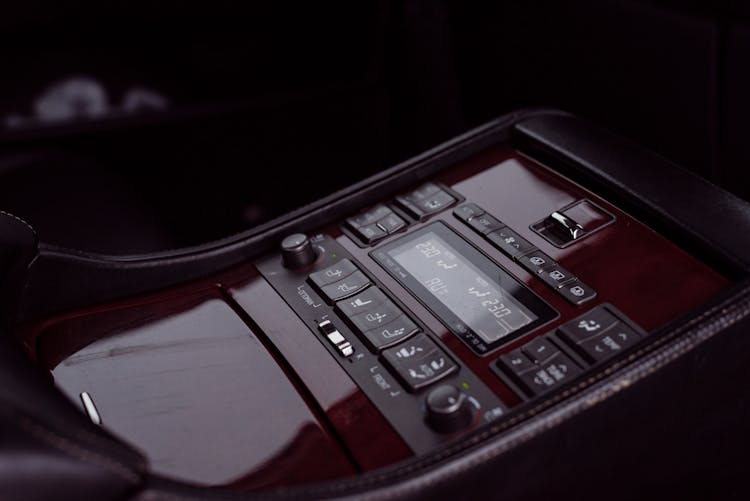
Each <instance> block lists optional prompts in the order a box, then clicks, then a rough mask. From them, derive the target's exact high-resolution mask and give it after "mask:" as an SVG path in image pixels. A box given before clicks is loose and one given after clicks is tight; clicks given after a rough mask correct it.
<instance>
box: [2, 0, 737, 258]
mask: <svg viewBox="0 0 750 501" xmlns="http://www.w3.org/2000/svg"><path fill="white" fill-rule="evenodd" d="M256 4H257V5H256ZM250 5H252V7H250ZM0 41H2V42H3V43H2V44H1V45H0V57H1V59H2V61H3V78H2V79H0V209H3V210H6V211H9V212H12V213H14V214H16V215H19V216H21V217H24V218H26V219H28V220H29V221H30V222H31V223H32V224H33V225H34V226H35V227H36V228H37V230H38V232H39V234H40V237H41V239H42V240H44V241H46V242H50V243H55V244H59V245H64V246H68V247H76V248H81V249H85V250H90V251H96V252H103V253H110V254H124V253H140V252H151V251H158V250H165V249H168V248H171V247H177V246H185V245H193V244H197V243H200V242H205V241H207V240H211V239H216V238H220V237H224V236H228V235H230V234H232V233H235V232H238V231H242V230H243V229H247V228H249V227H252V226H254V225H257V224H259V223H261V222H263V221H267V220H269V219H270V218H272V217H274V216H275V215H278V214H281V213H283V212H285V211H288V210H290V209H292V208H295V207H299V206H301V205H303V204H304V203H306V202H309V201H311V200H314V199H316V198H319V197H320V196H323V195H325V194H327V193H330V192H332V191H334V190H335V189H338V188H341V187H343V186H346V185H348V184H350V183H351V182H353V181H355V180H358V179H362V178H364V177H366V176H368V175H370V174H372V173H374V172H376V171H378V170H379V169H383V168H385V167H388V166H390V165H392V164H394V163H396V162H398V161H401V160H404V159H406V158H408V157H409V156H411V155H413V154H416V153H419V152H420V151H422V150H424V149H426V148H429V147H431V146H433V145H435V144H437V143H439V142H441V141H443V140H446V139H448V138H450V137H452V136H454V135H456V134H458V133H460V132H462V131H465V130H467V129H469V128H471V127H473V126H476V125H479V124H480V123H482V122H484V121H486V120H489V119H491V118H493V117H496V116H498V115H500V114H502V113H505V112H508V111H511V110H513V109H516V108H520V107H525V106H552V107H556V108H561V109H565V110H568V111H571V112H574V113H576V114H578V115H580V116H583V117H586V118H589V119H591V120H593V121H595V122H598V123H600V124H602V125H604V126H606V127H608V128H610V129H612V130H615V131H617V132H619V133H621V134H623V135H625V136H627V137H630V138H632V139H634V140H635V141H637V142H639V143H642V144H644V145H645V146H647V147H649V148H651V149H653V150H655V151H657V152H659V153H661V154H662V155H664V156H666V157H668V158H670V159H672V160H674V161H675V162H677V163H679V164H682V165H683V166H685V167H687V168H688V169H690V170H693V171H695V172H697V173H698V174H700V175H702V176H704V177H706V178H708V179H709V180H711V181H713V182H715V183H717V184H720V185H722V186H724V187H725V188H727V189H729V190H731V191H733V192H735V193H736V194H738V195H739V196H741V197H744V198H750V176H748V175H747V173H746V170H747V166H748V160H750V153H748V151H747V149H746V148H745V147H744V146H745V137H744V136H745V132H746V129H747V127H746V125H745V123H746V120H745V119H744V117H745V116H747V115H748V112H749V111H750V96H749V95H748V92H747V89H748V88H750V66H749V65H748V63H747V61H748V60H750V7H747V6H746V4H745V3H744V2H739V1H737V2H733V1H725V2H718V3H717V2H697V1H692V2H669V1H660V2H645V1H614V0H596V1H593V0H590V1H589V0H576V1H570V2H553V1H525V2H510V1H508V2H493V3H488V4H487V5H484V4H481V5H480V4H478V3H470V2H449V1H444V0H411V1H409V0H405V1H400V2H395V1H382V2H346V3H341V4H318V3H307V4H302V5H291V4H285V3H284V4H282V3H278V2H269V3H268V5H262V4H260V3H258V2H254V3H252V4H250V3H248V2H222V1H215V2H210V3H205V2H193V1H186V2H177V1H158V2H148V3H146V2H105V3H102V2H93V1H90V0H88V1H82V0H78V1H75V2H63V3H59V2H57V3H52V2H35V1H27V2H22V3H21V2H19V3H14V4H12V5H10V4H9V5H7V6H5V8H4V14H3V16H2V18H0ZM70 78H79V79H80V78H85V79H88V80H93V81H95V82H96V84H97V85H99V87H100V89H101V90H102V91H103V92H104V95H105V97H106V103H107V111H106V113H98V114H97V115H96V116H95V117H93V118H91V117H89V118H84V119H78V120H57V121H50V120H39V119H38V118H34V115H35V104H34V102H35V100H38V98H39V96H40V95H42V94H44V93H45V92H48V90H49V88H50V86H51V85H54V83H55V82H60V81H65V80H66V79H70ZM133 88H146V89H148V90H149V91H150V92H153V93H156V94H158V95H159V96H161V97H162V98H163V104H164V105H163V106H161V108H160V110H159V111H153V110H152V111H143V110H141V111H140V112H126V111H124V110H123V105H122V103H123V101H124V99H125V95H126V94H127V92H128V91H129V90H131V89H133ZM84 108H85V106H84ZM19 117H20V118H19Z"/></svg>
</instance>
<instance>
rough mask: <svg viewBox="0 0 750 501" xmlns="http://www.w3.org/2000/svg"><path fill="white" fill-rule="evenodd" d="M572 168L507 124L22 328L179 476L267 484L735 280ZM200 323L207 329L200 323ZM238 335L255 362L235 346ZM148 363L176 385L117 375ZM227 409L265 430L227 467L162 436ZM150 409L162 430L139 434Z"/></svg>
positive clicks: (500, 404) (377, 457) (558, 379)
mask: <svg viewBox="0 0 750 501" xmlns="http://www.w3.org/2000/svg"><path fill="white" fill-rule="evenodd" d="M561 170H562V169H557V168H554V167H553V165H551V164H550V163H548V159H547V158H543V159H542V158H541V157H537V158H535V156H534V155H531V154H530V153H529V151H528V150H526V149H524V148H519V147H518V146H517V145H516V144H515V143H513V142H510V141H509V139H507V138H506V139H505V140H501V141H494V142H486V143H483V144H482V145H481V147H479V146H475V147H474V148H473V150H472V151H471V152H470V153H466V154H463V155H460V156H459V157H455V159H454V160H452V161H450V162H448V161H444V162H442V165H441V166H440V167H439V168H435V169H432V170H431V171H428V174H427V175H424V174H423V175H418V176H413V175H412V176H408V175H405V174H404V173H399V172H398V171H395V172H391V173H387V174H386V177H384V178H383V179H381V180H379V181H378V182H377V183H374V184H373V186H367V185H362V186H355V187H353V188H352V190H351V191H350V192H349V194H348V195H347V199H346V200H347V202H346V203H343V202H341V203H338V202H336V203H333V202H332V203H331V204H330V205H331V207H332V209H331V211H330V212H328V213H327V214H326V216H325V217H321V218H320V219H318V220H317V221H312V222H311V221H310V220H306V221H305V222H304V223H302V224H299V223H294V222H292V223H289V224H288V225H287V226H286V227H284V228H280V229H278V231H276V233H273V237H272V238H270V237H268V236H266V237H265V238H266V240H267V242H266V243H267V244H268V245H267V246H266V247H265V250H264V251H263V252H259V253H256V255H255V256H253V257H252V258H250V259H245V260H243V261H241V262H240V263H239V264H237V265H236V266H234V267H229V268H227V269H224V270H222V271H218V272H216V273H213V274H209V275H208V276H207V278H200V279H197V280H195V281H193V282H192V284H188V285H183V286H180V287H178V288H172V289H167V290H165V291H162V292H159V293H157V294H152V295H150V296H140V299H130V300H124V301H119V302H112V303H109V304H106V305H104V306H99V307H96V308H89V309H82V310H79V311H77V312H75V313H73V314H71V313H64V314H61V315H58V316H55V317H52V318H49V319H46V320H45V321H44V322H41V323H40V322H32V323H30V324H28V325H27V326H26V327H25V328H24V331H23V333H22V334H20V335H19V336H20V337H21V338H22V339H24V340H25V342H26V344H27V346H28V347H29V349H30V351H31V352H32V353H34V356H35V357H36V358H37V360H38V363H39V364H40V365H42V366H45V367H47V368H48V369H50V370H51V373H52V375H53V376H54V378H55V381H56V384H57V385H58V386H59V387H60V388H61V389H62V390H63V391H64V392H65V393H67V394H68V396H69V397H70V398H71V399H73V400H76V399H77V396H78V395H79V394H81V395H82V393H83V392H85V393H86V394H87V395H89V396H90V397H91V402H93V403H92V404H91V405H89V407H88V409H86V405H87V404H86V402H85V401H83V400H82V404H81V406H82V410H83V411H86V412H88V414H89V416H91V407H92V406H93V408H94V409H95V410H96V413H97V414H101V423H102V425H103V426H104V427H108V425H109V429H110V430H111V431H113V432H114V433H115V434H118V435H120V436H121V438H123V439H125V440H128V439H131V440H135V438H133V437H136V436H137V437H138V440H135V441H136V442H137V443H138V444H139V447H141V448H142V449H143V450H145V451H146V455H147V456H148V457H149V458H150V459H152V461H153V460H154V458H158V457H159V454H162V455H164V454H166V455H168V456H170V458H171V459H170V461H168V462H165V464H166V463H169V464H170V465H171V466H165V467H164V468H162V470H161V473H162V474H164V475H166V476H169V477H172V478H178V479H186V478H190V479H192V480H193V481H196V482H198V483H204V484H208V485H234V486H243V488H257V487H258V486H264V485H289V484H295V483H304V482H309V481H313V480H318V481H320V480H324V479H330V478H345V477H350V476H353V475H355V474H357V473H362V472H367V471H370V470H375V469H378V468H381V467H385V466H389V465H396V464H398V463H399V462H400V461H404V460H408V459H409V458H420V457H427V456H429V455H431V454H440V453H441V451H448V450H451V448H452V447H458V445H457V444H461V443H463V441H467V442H471V441H472V440H477V437H482V436H486V435H485V434H486V433H488V432H487V430H489V429H494V428H493V427H494V426H496V425H497V426H501V425H503V423H508V422H513V421H512V420H514V419H518V418H517V417H516V416H518V415H519V414H520V413H521V412H523V410H524V409H528V408H529V406H531V405H536V404H538V403H540V402H545V401H551V399H552V398H553V397H555V398H563V397H564V396H570V395H575V394H576V392H577V391H580V390H581V389H582V388H585V387H586V385H589V384H591V383H592V382H593V381H595V380H596V378H597V377H599V375H601V374H602V373H603V372H604V371H605V370H607V368H608V367H611V366H612V365H613V364H615V363H622V361H627V360H629V361H633V360H637V358H638V357H639V356H640V354H641V353H642V350H643V348H644V346H647V345H648V343H649V341H650V340H651V338H652V336H653V334H652V333H653V332H655V331H657V330H658V329H660V328H663V327H664V326H666V325H669V324H670V323H671V322H674V321H675V320H676V319H678V318H680V317H681V316H683V315H687V314H689V313H690V312H691V311H693V310H695V309H696V308H699V307H700V306H701V305H702V304H704V303H705V302H706V301H708V300H710V299H711V298H714V297H716V296H717V295H718V294H720V293H721V292H722V291H725V290H726V289H727V288H728V287H729V286H730V285H731V283H732V279H731V277H730V276H729V275H730V274H729V273H727V272H726V270H725V269H722V268H721V267H720V266H714V265H713V263H709V261H708V260H707V259H704V258H703V255H702V254H701V253H700V252H692V251H691V250H690V249H689V247H690V246H689V245H683V244H682V243H681V242H682V241H680V240H679V239H677V240H676V241H673V240H674V239H673V238H672V237H673V234H672V233H669V232H666V233H667V234H668V236H667V234H665V232H663V231H661V230H662V226H660V225H661V224H662V223H655V224H653V225H652V224H650V223H651V222H650V221H649V220H648V216H643V214H644V213H643V212H639V210H638V208H637V207H633V206H631V205H629V204H628V203H626V202H624V201H623V200H624V199H622V198H618V197H617V196H612V192H611V191H610V190H608V189H601V187H600V186H597V185H596V184H595V183H586V182H585V180H582V179H580V178H578V177H577V176H575V175H568V174H570V173H569V172H567V173H565V174H564V173H562V172H561ZM389 183H390V185H389ZM365 192H366V193H367V195H366V196H365ZM642 217H645V218H646V219H642ZM206 305H210V307H208V306H206ZM191 326H192V327H191ZM211 326H215V327H213V328H212V327H211ZM165 331H169V332H170V334H169V335H166V337H164V338H163V339H162V338H161V337H160V336H162V335H163V333H164V332H165ZM187 331H194V332H197V333H199V334H200V335H198V334H196V335H195V336H193V337H192V338H191V341H190V342H189V343H188V342H187V341H185V336H186V335H187ZM212 336H216V337H215V338H214V337H212ZM187 337H190V336H187ZM245 337H247V339H250V340H252V346H251V345H247V344H245ZM136 338H137V341H133V340H134V339H136ZM221 339H224V341H221V344H219V345H217V344H215V343H214V342H215V341H216V340H221ZM129 340H130V341H129ZM155 340H161V341H159V342H158V343H157V342H156V341H155ZM107 343H109V344H107ZM219 346H225V347H226V351H225V352H220V353H219V352H215V351H210V350H216V349H220V348H218V347H219ZM209 347H210V348H209ZM155 350H156V351H155ZM159 350H162V351H161V353H163V356H160V357H154V356H153V355H154V353H156V352H158V351H159ZM243 352H244V353H246V355H245V359H246V360H248V361H250V360H253V362H252V367H250V366H248V365H245V364H243V363H242V359H243V357H234V358H233V354H238V353H243ZM186 354H188V355H186ZM118 357H119V358H118ZM141 357H150V358H149V359H148V362H143V363H141V362H137V363H136V362H134V360H139V359H140V360H145V358H141ZM222 357H225V358H226V359H227V360H228V359H231V360H233V362H232V363H231V364H230V365H231V367H230V368H229V369H227V364H225V363H222V360H224V358H222ZM102 360H111V361H113V362H112V363H102ZM201 360H203V361H205V362H206V363H205V364H201V363H199V362H200V361H201ZM113 364H114V365H113ZM155 364H156V365H159V367H158V370H157V369H156V368H155ZM216 365H219V366H222V369H221V370H217V369H216V368H215V366H216ZM117 370H121V371H123V374H121V375H118V376H117V377H109V376H104V375H103V374H110V373H111V372H112V371H115V372H116V371H117ZM143 370H146V371H147V372H148V374H149V380H150V381H152V382H153V381H161V383H159V384H163V385H167V386H165V387H169V388H171V389H172V390H173V392H172V393H171V394H170V395H167V396H165V395H162V394H159V395H156V393H159V392H154V395H153V400H151V401H144V399H143V398H141V399H138V398H131V397H128V396H127V395H125V393H127V392H136V393H137V392H139V391H141V392H142V391H144V390H143V389H142V387H141V385H142V384H144V381H142V380H138V381H137V383H133V384H130V383H128V384H125V383H123V381H133V378H134V377H135V376H133V374H132V372H136V373H138V372H139V371H143ZM168 371H169V372H170V377H172V378H173V379H169V381H166V380H163V379H162V378H163V375H164V373H165V372H168ZM175 371H177V372H179V374H180V375H179V376H175V374H176V373H177V372H175ZM196 371H198V372H196ZM200 371H203V372H200ZM197 373H199V375H198V376H196V374H197ZM103 379H106V380H107V383H106V386H102V384H103V383H101V381H102V380H103ZM154 384H156V383H154ZM97 385H98V389H96V390H91V388H93V387H97ZM169 385H172V386H169ZM157 386H158V385H157ZM87 388H88V389H87ZM137 388H141V389H138V390H137ZM228 389H231V391H232V392H233V393H232V397H231V398H229V399H227V400H222V399H221V393H222V391H223V390H226V391H229V390H228ZM196 391H197V392H199V393H201V392H203V393H204V394H213V396H211V397H210V398H212V399H215V400H214V404H213V405H212V407H211V408H210V409H208V410H207V411H206V413H202V414H200V420H206V421H214V422H215V423H214V424H215V425H214V426H209V425H207V424H206V423H205V422H204V423H198V422H196V421H193V422H190V420H189V419H188V417H189V416H190V415H189V414H181V412H182V411H183V410H184V409H183V408H182V407H184V406H189V405H194V406H200V405H201V404H200V400H201V399H195V398H192V399H189V398H186V397H185V394H191V393H193V392H196ZM97 392H100V394H107V395H109V396H108V397H99V396H98V394H97ZM123 392H125V393H123ZM214 393H215V394H214ZM113 395H114V396H116V398H115V397H113ZM243 395H247V398H248V399H250V400H248V401H245V400H244V397H243ZM252 395H257V396H258V398H257V399H256V400H253V399H252ZM81 398H83V397H81ZM86 398H89V397H86ZM238 399H239V400H241V401H243V402H244V403H243V404H242V405H239V404H237V402H238ZM126 401H128V402H130V403H129V404H128V405H124V404H123V402H126ZM167 401H169V402H170V404H169V405H172V406H173V407H174V409H173V410H171V411H169V410H168V412H167V413H166V415H167V417H166V418H165V417H164V413H161V414H160V413H159V410H160V409H162V408H163V407H164V406H165V402H167ZM186 402H187V403H186ZM190 402H192V404H191V403H190ZM134 406H136V407H137V408H138V412H135V411H134ZM253 408H257V409H262V411H261V410H258V411H253V410H252V409H253ZM181 409H182V410H181ZM285 413H287V414H288V415H289V416H293V417H292V418H290V419H289V420H286V421H284V422H283V423H282V422H280V421H279V422H275V421H276V420H275V419H274V418H273V416H274V415H278V416H281V415H284V414H285ZM126 414H127V416H126V417H123V418H118V417H117V416H118V415H119V416H124V415H126ZM248 414H255V415H257V416H262V419H260V420H254V419H253V415H248ZM193 418H195V416H193ZM92 419H93V417H92ZM135 420H137V421H138V422H139V423H140V424H139V425H138V426H130V425H129V424H128V423H132V422H134V421H135ZM174 420H178V421H179V420H183V421H182V422H178V423H174ZM222 422H226V423H237V424H236V425H234V424H229V425H227V426H226V428H225V430H224V432H225V433H229V434H230V435H231V436H232V437H234V440H237V443H241V444H243V445H242V447H245V448H247V447H253V445H252V444H259V445H258V447H259V448H261V449H262V448H263V447H266V449H265V450H263V451H260V452H259V453H257V454H254V455H248V454H246V453H243V452H242V451H238V452H236V454H229V456H231V458H228V459H227V460H226V464H231V465H232V467H231V468H230V467H227V468H228V469H227V470H225V471H222V473H221V474H216V475H212V474H207V475H202V476H201V475H197V476H195V475H193V473H194V472H196V471H199V470H201V469H202V468H204V467H205V464H201V462H200V461H198V462H197V463H195V464H191V465H189V466H185V464H184V463H181V462H180V461H179V460H177V459H175V457H176V455H177V454H176V453H174V452H173V451H171V450H168V449H169V448H170V447H172V448H174V447H175V445H174V444H175V443H183V442H184V441H185V440H186V437H188V436H193V437H195V436H196V435H200V434H201V430H202V429H208V428H210V429H211V430H212V433H220V432H219V431H217V430H220V429H221V428H222V426H221V425H216V423H222ZM169 423H172V424H173V425H175V426H174V427H172V426H170V425H169ZM241 423H248V426H251V427H253V428H254V429H255V430H256V431H255V434H254V435H253V434H252V433H251V432H249V431H248V430H244V429H243V425H242V424H241ZM154 426H158V427H160V428H159V429H160V430H162V431H160V436H161V438H162V439H163V440H164V442H163V443H161V444H154V440H153V437H152V435H149V436H150V437H151V438H144V437H146V435H148V433H147V431H144V430H153V429H154ZM302 429H305V430H306V431H305V433H297V432H299V431H300V430H302ZM295 433H297V435H295ZM274 436H276V437H277V438H272V437H274ZM304 436H306V437H307V439H304V440H303V439H301V438H300V437H304ZM165 437H171V442H170V441H169V440H167V439H166V438H165ZM310 437H312V438H310ZM195 440H198V441H199V442H202V443H204V444H205V443H209V442H210V439H209V438H203V437H200V436H198V437H196V438H195ZM231 442H232V438H230V439H229V441H223V442H222V443H224V444H225V445H224V447H225V448H231V446H230V445H229V444H231ZM305 444H306V445H305ZM311 444H312V445H311ZM315 444H317V445H315ZM238 449H239V447H238ZM202 450H204V451H205V454H207V455H208V458H210V457H211V454H212V453H211V452H210V448H205V447H203V449H202ZM183 452H184V451H183ZM186 454H187V453H186ZM251 456H252V457H251ZM242 461H245V463H242ZM156 462H157V463H158V459H157V460H156ZM238 462H239V463H242V464H239V465H238ZM219 463H220V461H219V462H217V464H219ZM175 465H177V466H175ZM217 468H218V466H217ZM232 468H234V469H232ZM230 470H231V471H230ZM303 470H304V471H305V472H306V473H305V474H304V475H302V476H299V472H300V471H303ZM271 471H273V472H274V473H273V474H271V473H270V472H271ZM295 472H297V473H295ZM191 475H193V476H191ZM295 475H297V476H295ZM264 478H265V480H263V479H264ZM196 479H197V480H196ZM201 479H202V480H201ZM269 479H270V480H269Z"/></svg>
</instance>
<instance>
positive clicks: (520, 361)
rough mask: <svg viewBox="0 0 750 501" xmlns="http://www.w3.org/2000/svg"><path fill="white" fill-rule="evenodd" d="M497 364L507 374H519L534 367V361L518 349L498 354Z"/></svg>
mask: <svg viewBox="0 0 750 501" xmlns="http://www.w3.org/2000/svg"><path fill="white" fill-rule="evenodd" d="M497 364H498V366H499V367H500V368H501V369H503V370H504V371H505V372H507V373H509V374H519V373H521V372H524V371H527V370H529V369H531V368H532V367H534V363H533V362H532V361H531V360H529V358H528V357H527V356H526V355H524V354H523V353H522V352H521V350H520V349H516V350H513V351H510V352H508V353H506V354H504V355H500V358H499V359H498V360H497Z"/></svg>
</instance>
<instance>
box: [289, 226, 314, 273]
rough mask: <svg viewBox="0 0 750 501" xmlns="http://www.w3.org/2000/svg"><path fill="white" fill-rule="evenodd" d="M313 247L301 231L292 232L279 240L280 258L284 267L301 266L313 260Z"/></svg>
mask: <svg viewBox="0 0 750 501" xmlns="http://www.w3.org/2000/svg"><path fill="white" fill-rule="evenodd" d="M317 257H318V256H317V255H316V254H315V249H314V248H313V246H312V243H310V239H309V238H307V235H305V234H303V233H294V234H293V235H289V236H288V237H286V238H285V239H284V240H282V241H281V259H282V260H283V261H284V266H285V267H286V268H291V269H296V268H302V267H305V266H307V265H309V264H312V263H313V262H315V259H317Z"/></svg>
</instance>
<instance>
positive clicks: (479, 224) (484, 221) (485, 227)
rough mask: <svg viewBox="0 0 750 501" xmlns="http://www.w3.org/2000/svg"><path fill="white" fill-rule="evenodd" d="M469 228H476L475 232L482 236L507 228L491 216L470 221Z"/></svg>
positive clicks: (483, 216)
mask: <svg viewBox="0 0 750 501" xmlns="http://www.w3.org/2000/svg"><path fill="white" fill-rule="evenodd" d="M469 226H471V227H472V228H474V230H475V231H478V232H479V233H481V234H482V235H486V234H487V233H491V232H493V231H495V230H499V229H500V228H503V227H505V225H504V224H503V223H501V222H500V221H498V220H497V219H495V218H494V217H492V216H490V215H489V214H483V215H481V216H477V217H473V218H471V219H469Z"/></svg>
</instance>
